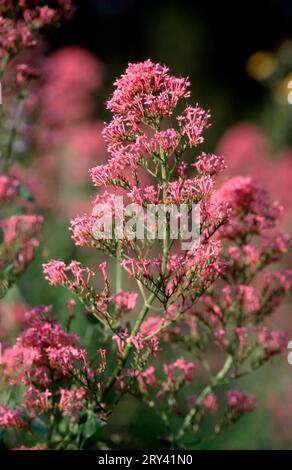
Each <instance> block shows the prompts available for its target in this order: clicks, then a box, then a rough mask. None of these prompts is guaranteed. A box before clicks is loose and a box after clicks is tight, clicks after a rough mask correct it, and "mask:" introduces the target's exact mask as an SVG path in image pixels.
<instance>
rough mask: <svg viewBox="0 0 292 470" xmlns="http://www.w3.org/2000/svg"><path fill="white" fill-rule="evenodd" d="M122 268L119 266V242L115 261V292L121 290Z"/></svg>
mask: <svg viewBox="0 0 292 470" xmlns="http://www.w3.org/2000/svg"><path fill="white" fill-rule="evenodd" d="M122 281H123V268H122V265H121V242H118V247H117V261H116V292H119V291H120V290H122Z"/></svg>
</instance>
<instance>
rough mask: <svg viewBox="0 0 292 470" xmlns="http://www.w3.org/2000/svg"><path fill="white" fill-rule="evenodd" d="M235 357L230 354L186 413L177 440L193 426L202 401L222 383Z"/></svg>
mask: <svg viewBox="0 0 292 470" xmlns="http://www.w3.org/2000/svg"><path fill="white" fill-rule="evenodd" d="M232 362H233V358H232V356H228V357H227V359H226V361H225V362H224V364H223V366H222V368H221V369H220V370H219V372H218V373H217V374H216V375H215V377H214V378H213V379H212V380H211V382H210V383H209V384H208V385H207V386H206V387H205V388H204V389H203V390H202V391H201V393H200V395H199V396H198V398H197V400H196V403H195V405H194V407H193V408H192V409H191V410H190V411H189V413H188V414H187V415H186V417H185V419H184V421H183V424H182V426H181V427H180V429H179V431H178V433H177V435H176V439H175V440H176V442H178V441H179V440H180V439H181V438H182V437H183V435H184V434H185V432H186V431H187V429H188V428H189V427H190V426H191V424H192V421H193V419H194V418H195V416H196V414H197V413H198V411H199V409H200V406H201V404H202V402H203V401H204V400H205V398H206V396H207V395H208V394H209V393H210V392H211V391H212V390H213V388H214V387H216V386H217V385H220V383H221V382H222V380H223V379H224V378H225V377H226V375H227V374H228V372H229V370H230V367H231V366H232Z"/></svg>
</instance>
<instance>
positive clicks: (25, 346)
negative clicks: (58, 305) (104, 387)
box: [0, 306, 98, 428]
mask: <svg viewBox="0 0 292 470" xmlns="http://www.w3.org/2000/svg"><path fill="white" fill-rule="evenodd" d="M26 323H27V328H26V329H25V330H24V331H23V332H22V333H20V335H19V336H18V338H17V341H16V344H15V345H14V346H12V347H6V348H5V349H4V351H3V357H2V367H3V375H4V378H5V379H6V380H8V382H9V383H10V385H15V384H23V385H24V386H25V392H24V394H23V397H24V401H23V403H22V405H21V408H19V409H18V408H17V409H15V410H9V409H6V408H5V407H1V409H0V426H2V427H14V428H20V427H24V426H28V425H29V422H30V421H31V420H32V419H34V418H35V417H36V416H39V415H40V414H46V413H50V412H51V411H54V409H53V402H52V400H57V401H58V408H59V410H60V411H61V412H62V413H64V415H65V416H67V415H68V416H71V417H75V418H76V417H78V416H79V414H80V412H81V410H82V400H83V399H85V398H86V399H87V400H88V399H90V398H89V395H88V393H90V392H89V391H88V383H89V382H91V383H92V386H94V387H97V386H98V384H97V382H96V378H95V371H94V369H92V368H91V367H90V365H89V361H88V358H87V354H86V351H85V349H84V348H82V347H81V346H80V344H79V338H78V337H77V336H76V335H74V334H71V333H67V332H65V331H63V330H62V328H61V327H60V325H59V324H57V323H56V322H55V321H54V320H53V319H52V317H51V307H46V306H40V307H37V308H35V309H33V310H32V311H30V312H27V314H26ZM75 373H77V374H78V375H79V381H76V379H75ZM97 378H98V376H97ZM80 382H81V384H83V386H81V387H80ZM76 384H79V387H78V388H77V389H76V388H74V387H76ZM71 387H73V388H71Z"/></svg>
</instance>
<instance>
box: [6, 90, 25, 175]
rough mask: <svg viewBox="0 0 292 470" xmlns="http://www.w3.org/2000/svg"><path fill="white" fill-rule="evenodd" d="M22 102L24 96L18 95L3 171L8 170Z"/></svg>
mask: <svg viewBox="0 0 292 470" xmlns="http://www.w3.org/2000/svg"><path fill="white" fill-rule="evenodd" d="M23 103H24V97H23V96H19V97H18V102H17V105H16V109H15V114H14V119H13V125H12V129H11V132H10V136H9V140H8V145H7V151H6V155H5V162H4V168H3V171H4V172H5V173H7V172H8V170H9V167H10V164H11V161H12V157H13V144H14V141H15V137H16V133H17V129H18V125H19V122H20V118H21V113H22V110H23Z"/></svg>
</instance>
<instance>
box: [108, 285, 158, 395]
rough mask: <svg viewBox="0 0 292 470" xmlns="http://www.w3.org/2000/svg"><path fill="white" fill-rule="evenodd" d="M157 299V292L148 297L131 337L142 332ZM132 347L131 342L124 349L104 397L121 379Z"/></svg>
mask: <svg viewBox="0 0 292 470" xmlns="http://www.w3.org/2000/svg"><path fill="white" fill-rule="evenodd" d="M155 297H156V291H154V292H152V293H151V294H150V296H149V297H148V299H147V302H145V303H144V306H143V308H142V310H141V311H140V313H139V315H138V318H137V320H136V323H135V325H134V328H133V330H132V332H131V336H135V335H136V334H137V333H138V331H139V330H140V327H141V325H142V323H143V321H144V319H145V317H146V315H147V313H148V311H149V309H150V307H151V304H152V302H153V301H154V299H155ZM132 347H133V345H132V343H131V342H130V341H129V342H128V343H127V345H126V347H125V349H124V352H123V354H122V356H121V357H120V359H119V362H118V364H117V366H116V368H115V370H114V371H113V373H112V375H111V377H110V379H109V381H108V383H107V385H106V386H105V389H104V391H103V397H105V396H106V395H107V394H108V392H109V391H110V390H111V389H112V387H113V386H114V384H115V382H116V380H117V379H118V378H119V376H120V373H121V372H122V370H123V368H124V366H125V364H126V362H127V359H128V357H129V355H130V352H131V350H132Z"/></svg>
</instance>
